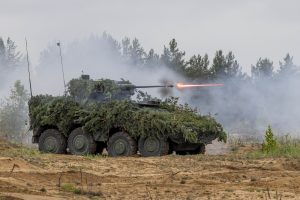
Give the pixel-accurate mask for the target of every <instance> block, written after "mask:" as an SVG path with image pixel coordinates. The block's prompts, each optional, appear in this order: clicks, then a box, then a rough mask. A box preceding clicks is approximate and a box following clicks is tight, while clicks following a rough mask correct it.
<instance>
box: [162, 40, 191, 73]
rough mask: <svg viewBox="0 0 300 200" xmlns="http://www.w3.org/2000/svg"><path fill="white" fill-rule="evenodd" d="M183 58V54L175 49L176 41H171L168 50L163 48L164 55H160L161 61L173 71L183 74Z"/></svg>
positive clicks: (184, 64)
mask: <svg viewBox="0 0 300 200" xmlns="http://www.w3.org/2000/svg"><path fill="white" fill-rule="evenodd" d="M184 56H185V52H184V51H180V50H179V49H178V47H177V42H176V40H175V39H172V40H171V41H170V42H169V48H167V47H164V53H163V54H162V55H161V61H162V63H164V64H165V65H166V66H167V67H169V68H171V69H173V70H174V71H176V72H179V73H183V72H184V69H185V66H186V63H185V60H184Z"/></svg>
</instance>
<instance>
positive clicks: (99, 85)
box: [68, 78, 131, 102]
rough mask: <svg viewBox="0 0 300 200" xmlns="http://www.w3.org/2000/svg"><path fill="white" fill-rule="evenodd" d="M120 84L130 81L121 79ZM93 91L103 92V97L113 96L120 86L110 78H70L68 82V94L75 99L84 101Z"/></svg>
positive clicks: (109, 97)
mask: <svg viewBox="0 0 300 200" xmlns="http://www.w3.org/2000/svg"><path fill="white" fill-rule="evenodd" d="M122 84H128V85H130V84H131V83H130V82H129V81H125V80H122ZM93 91H100V92H101V93H103V95H104V97H105V99H111V98H114V96H115V95H117V94H118V93H119V92H120V87H119V86H118V85H117V84H116V82H115V81H113V80H110V79H99V80H92V79H82V78H80V79H72V80H71V81H70V82H69V84H68V92H69V94H70V95H71V96H72V97H74V98H75V100H76V101H79V102H84V101H86V100H87V98H88V96H89V95H90V94H91V93H92V92H93Z"/></svg>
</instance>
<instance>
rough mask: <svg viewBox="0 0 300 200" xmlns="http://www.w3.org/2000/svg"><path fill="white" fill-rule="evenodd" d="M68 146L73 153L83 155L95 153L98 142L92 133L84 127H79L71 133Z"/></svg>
mask: <svg viewBox="0 0 300 200" xmlns="http://www.w3.org/2000/svg"><path fill="white" fill-rule="evenodd" d="M68 148H69V152H70V153H71V154H73V155H81V156H83V155H88V154H94V153H95V152H96V148H97V144H96V142H95V141H94V139H93V137H92V135H91V134H89V133H86V132H84V131H83V129H82V127H79V128H76V129H74V130H73V131H72V132H71V134H70V135H69V138H68Z"/></svg>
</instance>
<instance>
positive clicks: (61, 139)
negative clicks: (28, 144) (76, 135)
mask: <svg viewBox="0 0 300 200" xmlns="http://www.w3.org/2000/svg"><path fill="white" fill-rule="evenodd" d="M66 148H67V139H66V138H65V136H63V135H62V134H61V133H60V132H59V131H58V130H56V129H47V130H45V131H44V132H42V134H41V136H40V138H39V151H41V152H44V153H55V154H64V153H66Z"/></svg>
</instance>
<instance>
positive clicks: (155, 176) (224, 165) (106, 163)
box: [0, 142, 300, 200]
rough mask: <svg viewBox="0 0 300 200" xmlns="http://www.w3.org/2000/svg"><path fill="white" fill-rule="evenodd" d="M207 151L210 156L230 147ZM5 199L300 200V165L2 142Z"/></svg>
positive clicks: (1, 193)
mask: <svg viewBox="0 0 300 200" xmlns="http://www.w3.org/2000/svg"><path fill="white" fill-rule="evenodd" d="M217 147H218V148H216V146H215V147H214V145H213V146H210V147H209V148H208V154H217V153H218V151H220V152H224V151H225V150H226V146H222V145H217ZM0 152H1V153H0V199H1V200H2V199H30V200H31V199H33V200H35V199H36V200H43V199H45V200H46V199H47V200H48V199H49V200H51V199H149V200H153V199H300V160H299V159H291V158H276V159H271V158H268V159H247V158H246V157H243V156H240V154H232V153H226V154H225V155H196V156H177V155H170V156H164V157H156V158H141V157H128V158H108V157H104V156H87V157H80V156H71V155H51V154H39V153H36V152H35V151H32V152H31V151H30V152H28V151H24V150H23V149H22V148H19V147H15V146H11V145H8V144H6V143H3V142H0ZM22 152H24V153H22Z"/></svg>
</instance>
